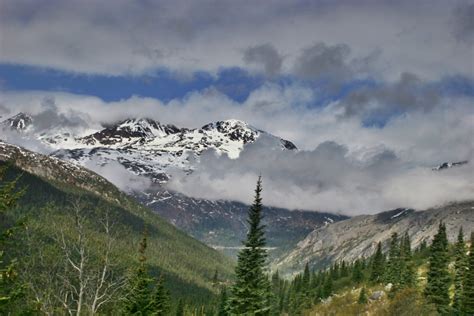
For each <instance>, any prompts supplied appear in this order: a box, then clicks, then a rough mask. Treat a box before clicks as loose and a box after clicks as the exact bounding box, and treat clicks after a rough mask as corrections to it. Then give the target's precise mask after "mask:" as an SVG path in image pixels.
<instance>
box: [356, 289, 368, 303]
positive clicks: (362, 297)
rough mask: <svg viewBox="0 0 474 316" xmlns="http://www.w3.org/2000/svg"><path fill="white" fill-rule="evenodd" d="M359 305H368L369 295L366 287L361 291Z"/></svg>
mask: <svg viewBox="0 0 474 316" xmlns="http://www.w3.org/2000/svg"><path fill="white" fill-rule="evenodd" d="M357 303H359V304H367V293H366V290H365V287H363V288H362V289H361V290H360V294H359V299H358V300H357Z"/></svg>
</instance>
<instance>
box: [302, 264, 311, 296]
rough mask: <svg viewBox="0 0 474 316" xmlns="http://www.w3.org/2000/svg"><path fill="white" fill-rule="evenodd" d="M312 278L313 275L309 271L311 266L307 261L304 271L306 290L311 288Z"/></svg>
mask: <svg viewBox="0 0 474 316" xmlns="http://www.w3.org/2000/svg"><path fill="white" fill-rule="evenodd" d="M310 280H311V275H310V273H309V266H308V263H307V262H306V264H305V266H304V272H303V280H302V282H303V288H304V289H305V290H307V289H309V282H310Z"/></svg>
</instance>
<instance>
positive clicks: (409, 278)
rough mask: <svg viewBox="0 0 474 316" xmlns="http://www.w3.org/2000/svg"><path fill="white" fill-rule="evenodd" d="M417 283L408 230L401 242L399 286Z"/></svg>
mask: <svg viewBox="0 0 474 316" xmlns="http://www.w3.org/2000/svg"><path fill="white" fill-rule="evenodd" d="M415 283H416V272H415V266H414V262H413V257H412V253H411V242H410V236H409V235H408V232H406V233H405V235H404V236H403V238H402V241H401V243H400V281H399V288H406V287H413V286H414V285H415Z"/></svg>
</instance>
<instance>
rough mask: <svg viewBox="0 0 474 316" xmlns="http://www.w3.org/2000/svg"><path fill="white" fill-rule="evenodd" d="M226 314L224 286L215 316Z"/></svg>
mask: <svg viewBox="0 0 474 316" xmlns="http://www.w3.org/2000/svg"><path fill="white" fill-rule="evenodd" d="M227 315H229V313H228V311H227V290H226V288H222V290H221V297H220V302H219V310H218V312H217V316H227Z"/></svg>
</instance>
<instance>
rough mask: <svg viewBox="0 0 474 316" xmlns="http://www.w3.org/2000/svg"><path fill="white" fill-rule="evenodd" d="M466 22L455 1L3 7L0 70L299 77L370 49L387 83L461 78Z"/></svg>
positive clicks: (18, 2) (94, 0) (23, 3)
mask: <svg viewBox="0 0 474 316" xmlns="http://www.w3.org/2000/svg"><path fill="white" fill-rule="evenodd" d="M472 20H473V10H472V2H470V1H459V0H456V1H429V2H427V1H420V2H413V1H397V2H396V5H395V4H394V3H393V2H392V1H370V0H367V1H357V3H356V2H354V1H348V0H346V1H344V0H338V1H318V0H315V1H296V2H289V1H286V0H274V1H272V2H271V3H270V4H269V3H268V2H265V1H258V2H256V1H214V0H204V1H199V2H196V1H186V0H179V1H132V2H130V1H125V0H118V1H113V2H111V1H99V0H88V1H86V2H84V1H61V0H50V1H43V2H41V3H38V2H37V1H31V0H2V1H0V41H1V45H0V62H3V63H14V64H27V65H35V66H40V67H51V68H56V69H60V70H66V71H71V72H78V73H88V74H98V73H100V74H109V75H123V74H133V75H143V74H150V73H153V72H154V71H156V70H157V69H161V68H166V69H171V70H172V71H174V72H177V73H192V72H194V71H208V72H211V73H216V72H217V71H218V70H219V69H220V68H222V67H242V68H250V69H252V68H253V67H254V66H255V65H258V64H261V65H262V66H263V67H261V70H262V71H263V72H265V73H267V74H270V75H274V74H275V73H278V72H281V73H283V74H296V75H303V76H304V77H307V76H312V75H314V74H318V73H320V72H321V71H325V70H327V69H328V67H335V68H336V69H337V70H338V72H339V74H344V73H345V72H346V71H347V69H346V65H345V63H346V62H347V60H346V59H351V60H352V59H354V60H359V61H363V60H364V59H365V60H366V61H367V60H368V59H367V58H366V57H367V56H370V55H371V54H372V53H373V52H374V51H377V50H378V51H379V52H380V53H381V54H380V56H379V57H380V58H377V60H372V61H373V65H372V67H373V68H374V69H376V70H377V72H378V73H380V74H381V75H383V76H386V77H388V78H397V77H399V75H400V74H401V73H403V72H407V71H411V72H415V73H418V74H420V75H421V76H423V77H430V78H434V77H438V76H439V75H446V73H447V71H448V72H454V73H461V74H464V75H469V74H470V72H471V71H472V70H469V69H466V67H465V66H466V64H467V63H469V62H470V60H471V59H470V58H471V54H472V34H473V27H472ZM362 21H363V23H362ZM315 43H325V44H324V45H325V46H321V44H315ZM466 45H467V46H466ZM349 47H350V50H349V49H348V48H349ZM400 47H403V49H400ZM469 47H471V49H469ZM349 53H350V56H349ZM283 57H284V58H283ZM446 60H449V64H450V67H449V69H448V68H446V67H445V66H444V65H445V63H446ZM325 63H327V64H325ZM304 64H307V65H309V68H302V67H301V66H302V65H304ZM325 74H327V73H325Z"/></svg>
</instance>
